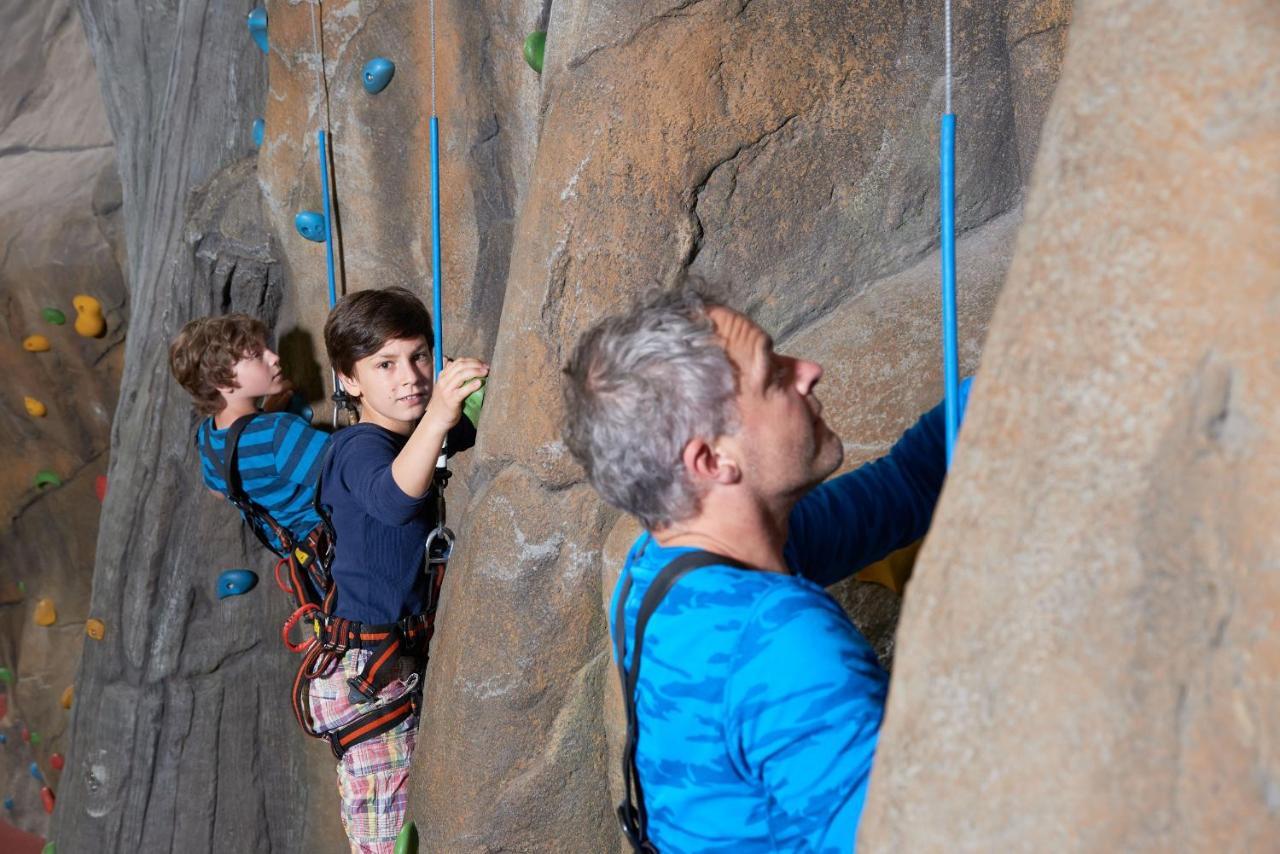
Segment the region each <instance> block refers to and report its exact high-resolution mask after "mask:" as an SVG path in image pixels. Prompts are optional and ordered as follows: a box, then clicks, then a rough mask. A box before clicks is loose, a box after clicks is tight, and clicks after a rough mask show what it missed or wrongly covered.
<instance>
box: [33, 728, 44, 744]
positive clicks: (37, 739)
mask: <svg viewBox="0 0 1280 854" xmlns="http://www.w3.org/2000/svg"><path fill="white" fill-rule="evenodd" d="M42 741H44V736H42V735H40V733H38V732H36V731H35V730H32V731H31V746H32V747H39V746H40V742H42Z"/></svg>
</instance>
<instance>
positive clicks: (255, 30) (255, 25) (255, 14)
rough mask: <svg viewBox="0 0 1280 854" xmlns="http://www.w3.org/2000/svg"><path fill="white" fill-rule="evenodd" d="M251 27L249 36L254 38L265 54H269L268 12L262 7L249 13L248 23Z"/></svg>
mask: <svg viewBox="0 0 1280 854" xmlns="http://www.w3.org/2000/svg"><path fill="white" fill-rule="evenodd" d="M247 23H248V25H249V35H251V36H253V40H254V41H255V42H256V43H257V45H258V47H259V48H260V49H261V50H262V52H263V53H267V49H268V45H267V10H266V9H263V8H262V7H261V6H259V7H258V8H256V9H254V10H253V11H252V12H250V13H249V19H248V21H247Z"/></svg>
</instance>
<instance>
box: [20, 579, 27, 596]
mask: <svg viewBox="0 0 1280 854" xmlns="http://www.w3.org/2000/svg"><path fill="white" fill-rule="evenodd" d="M18 592H19V593H21V594H22V595H24V596H25V595H26V594H27V582H25V581H19V582H18Z"/></svg>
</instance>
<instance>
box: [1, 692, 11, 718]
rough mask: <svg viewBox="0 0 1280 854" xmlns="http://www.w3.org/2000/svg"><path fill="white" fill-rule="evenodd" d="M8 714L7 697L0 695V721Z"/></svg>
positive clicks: (6, 695)
mask: <svg viewBox="0 0 1280 854" xmlns="http://www.w3.org/2000/svg"><path fill="white" fill-rule="evenodd" d="M8 714H9V695H8V694H0V720H4V718H5V717H7V716H8Z"/></svg>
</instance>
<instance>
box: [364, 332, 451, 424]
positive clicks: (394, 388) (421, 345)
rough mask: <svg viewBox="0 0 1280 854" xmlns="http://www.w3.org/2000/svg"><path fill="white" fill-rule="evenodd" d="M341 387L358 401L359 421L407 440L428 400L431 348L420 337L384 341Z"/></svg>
mask: <svg viewBox="0 0 1280 854" xmlns="http://www.w3.org/2000/svg"><path fill="white" fill-rule="evenodd" d="M342 384H343V386H345V387H346V389H347V393H348V394H350V395H351V396H352V397H358V398H360V421H361V422H362V423H364V422H371V423H373V424H377V425H379V426H380V427H385V428H387V429H388V430H390V431H392V432H393V433H399V434H401V435H404V436H407V435H409V434H410V433H412V432H413V428H414V425H415V424H417V423H418V420H419V419H421V418H422V416H423V414H425V413H426V411H427V402H428V401H429V400H430V399H431V347H430V345H429V344H428V343H427V339H426V338H425V337H423V336H421V335H420V336H418V337H417V338H394V339H392V340H390V341H386V342H384V343H383V344H382V346H381V347H379V348H378V351H377V352H376V353H374V354H373V355H371V356H365V357H364V358H363V359H361V360H360V361H358V362H356V363H355V365H354V366H353V367H352V371H351V376H343V377H342Z"/></svg>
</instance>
